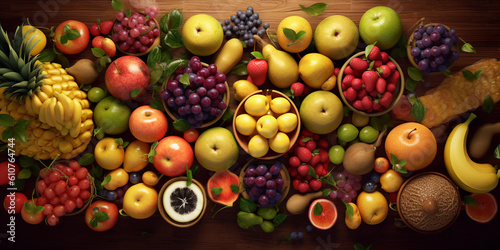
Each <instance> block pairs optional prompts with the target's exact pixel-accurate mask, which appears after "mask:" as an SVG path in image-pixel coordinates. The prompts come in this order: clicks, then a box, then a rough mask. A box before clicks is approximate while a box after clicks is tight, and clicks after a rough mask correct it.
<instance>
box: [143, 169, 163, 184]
mask: <svg viewBox="0 0 500 250" xmlns="http://www.w3.org/2000/svg"><path fill="white" fill-rule="evenodd" d="M142 181H143V182H144V184H146V185H148V186H154V185H156V184H158V181H160V179H159V178H158V175H157V174H156V173H155V172H153V171H150V170H149V171H146V172H144V174H142Z"/></svg>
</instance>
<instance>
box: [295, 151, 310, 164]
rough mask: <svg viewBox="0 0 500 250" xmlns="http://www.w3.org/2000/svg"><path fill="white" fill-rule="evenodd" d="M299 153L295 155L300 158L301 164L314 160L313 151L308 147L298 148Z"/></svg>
mask: <svg viewBox="0 0 500 250" xmlns="http://www.w3.org/2000/svg"><path fill="white" fill-rule="evenodd" d="M296 151H297V152H296V153H295V154H296V155H297V157H299V160H300V162H310V161H311V159H312V153H311V150H309V149H307V148H306V147H297V150H296Z"/></svg>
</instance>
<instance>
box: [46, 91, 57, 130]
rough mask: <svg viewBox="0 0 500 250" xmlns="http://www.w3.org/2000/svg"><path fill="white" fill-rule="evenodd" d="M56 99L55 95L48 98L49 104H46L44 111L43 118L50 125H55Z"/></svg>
mask: <svg viewBox="0 0 500 250" xmlns="http://www.w3.org/2000/svg"><path fill="white" fill-rule="evenodd" d="M56 102H57V99H56V98H55V97H51V98H50V99H49V105H48V106H47V109H46V111H45V112H46V113H45V120H46V121H47V124H49V125H50V126H52V127H55V126H56V115H55V107H56Z"/></svg>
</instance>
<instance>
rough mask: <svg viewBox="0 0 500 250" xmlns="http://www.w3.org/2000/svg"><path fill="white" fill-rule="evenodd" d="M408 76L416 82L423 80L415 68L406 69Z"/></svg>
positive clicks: (420, 73) (420, 72)
mask: <svg viewBox="0 0 500 250" xmlns="http://www.w3.org/2000/svg"><path fill="white" fill-rule="evenodd" d="M408 76H409V77H410V78H411V79H413V80H415V81H417V82H421V81H423V80H424V79H423V74H422V71H420V70H418V69H417V68H415V67H408Z"/></svg>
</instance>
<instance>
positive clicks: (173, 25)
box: [165, 9, 184, 33]
mask: <svg viewBox="0 0 500 250" xmlns="http://www.w3.org/2000/svg"><path fill="white" fill-rule="evenodd" d="M183 19H184V17H183V15H182V13H181V12H180V11H179V10H178V9H175V10H172V12H171V13H170V18H169V22H170V25H169V30H171V31H177V30H179V29H180V28H181V26H182V22H183ZM165 33H166V32H165Z"/></svg>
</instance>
